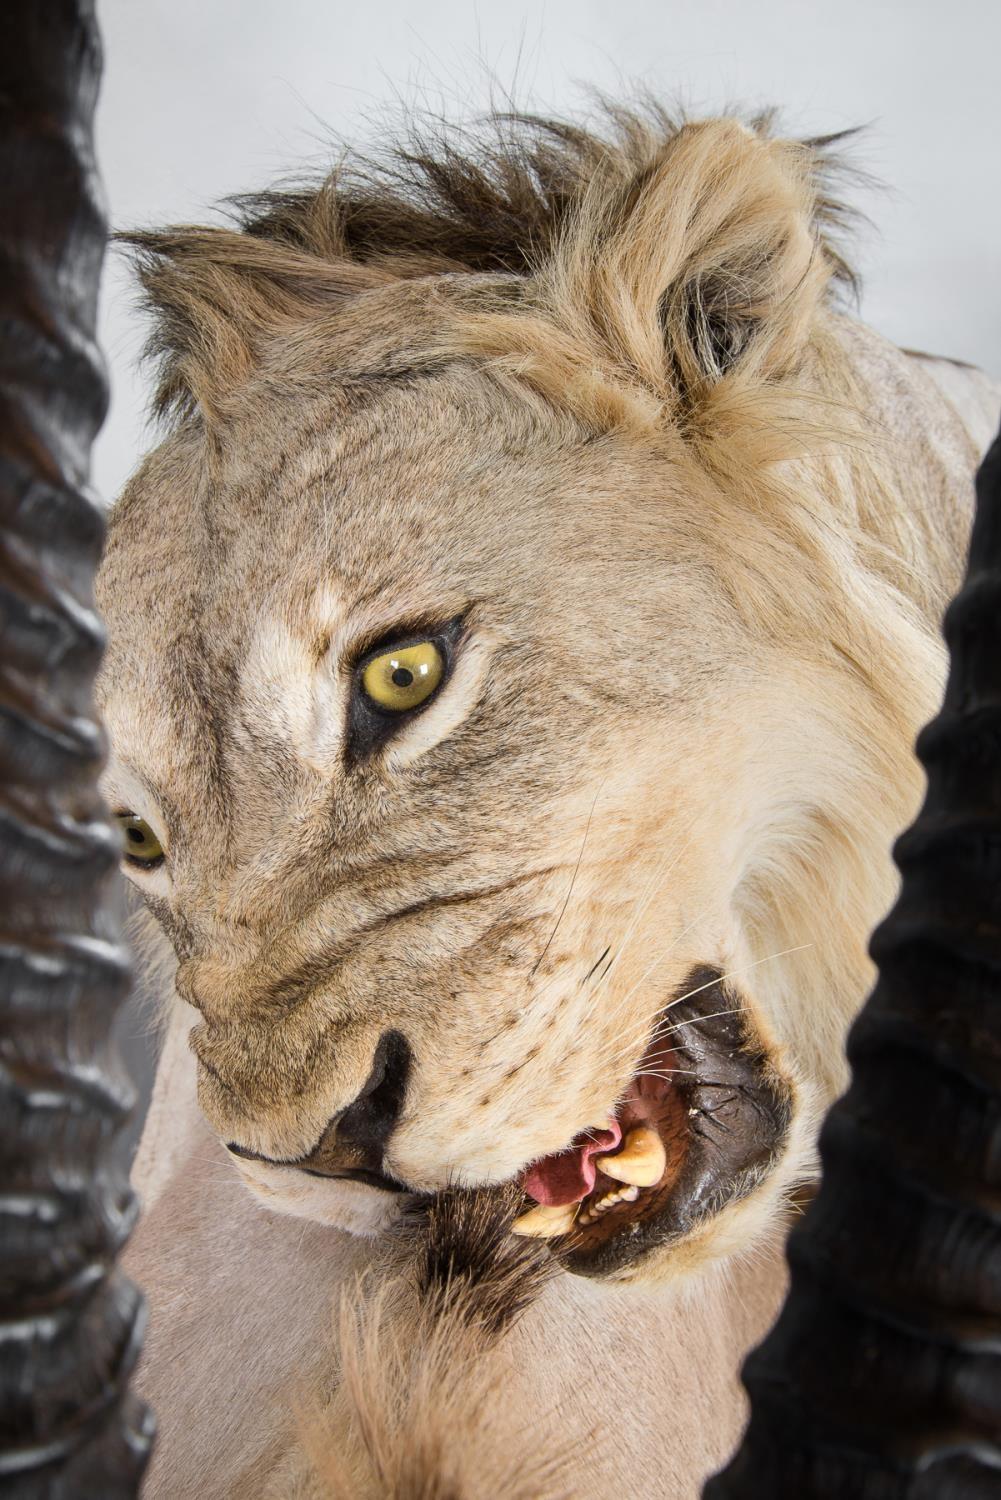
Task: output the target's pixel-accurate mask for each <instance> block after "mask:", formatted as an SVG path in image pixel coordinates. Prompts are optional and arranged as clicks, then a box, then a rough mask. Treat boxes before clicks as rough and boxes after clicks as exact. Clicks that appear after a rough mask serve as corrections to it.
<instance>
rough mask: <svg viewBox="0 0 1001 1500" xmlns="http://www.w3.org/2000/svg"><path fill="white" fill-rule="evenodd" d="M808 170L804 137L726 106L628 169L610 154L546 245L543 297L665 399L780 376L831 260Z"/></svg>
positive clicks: (685, 401)
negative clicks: (759, 125)
mask: <svg viewBox="0 0 1001 1500" xmlns="http://www.w3.org/2000/svg"><path fill="white" fill-rule="evenodd" d="M616 173H619V174H620V175H619V176H618V178H617V179H616ZM817 176H818V159H817V155H816V153H815V152H814V151H813V150H812V149H811V148H810V147H808V146H805V145H800V144H799V143H796V142H792V141H780V140H770V139H768V138H766V137H765V136H763V135H759V134H756V133H755V132H753V131H752V130H750V129H748V128H747V127H745V126H744V125H742V124H740V123H738V122H737V121H736V120H730V119H722V120H711V121H708V122H706V123H703V124H693V125H686V126H684V127H683V128H682V129H681V130H679V131H678V132H677V134H676V135H675V136H674V137H673V138H672V139H671V140H669V141H668V142H667V143H666V144H662V145H659V146H658V148H657V150H656V151H655V152H654V153H652V154H651V157H650V159H649V161H648V162H647V164H646V165H645V166H644V167H642V168H641V169H640V170H638V171H637V170H633V171H632V172H631V173H629V174H626V173H624V172H622V170H621V167H620V166H619V165H618V164H617V163H616V161H615V160H614V159H611V160H610V164H609V167H608V171H607V172H605V173H603V172H602V171H601V170H599V171H598V172H597V173H596V174H595V177H594V179H593V180H592V182H591V183H590V184H589V186H588V189H587V190H586V192H585V195H584V199H583V202H582V205H581V208H580V212H579V214H578V215H577V216H576V219H575V222H574V224H573V226H572V228H571V230H570V232H569V233H568V234H567V235H566V236H565V238H564V240H563V243H562V245H561V246H560V247H559V249H558V251H557V254H556V256H555V257H554V260H553V263H552V265H551V268H550V271H549V274H550V276H551V277H552V282H551V290H550V295H551V296H552V302H553V305H555V306H557V307H559V308H560V309H561V310H562V311H563V315H564V318H566V314H567V312H569V314H570V323H571V327H570V330H569V331H571V332H572V333H575V334H577V335H578V336H579V337H581V336H582V337H583V338H584V339H585V340H586V342H588V343H589V344H590V345H591V346H592V347H594V344H595V341H596V340H597V342H598V343H599V345H600V346H601V348H602V351H603V354H604V356H605V358H608V356H611V361H612V364H613V367H614V368H615V369H617V370H618V371H620V372H621V373H623V374H625V375H627V376H628V377H631V378H632V379H633V380H635V379H636V377H639V379H640V381H641V382H642V384H643V385H644V386H645V387H646V388H647V389H648V390H652V391H653V392H654V393H655V394H656V395H657V397H658V399H659V400H660V401H661V403H662V404H666V405H668V407H671V406H678V405H680V406H681V407H683V408H686V409H688V410H692V409H694V408H697V407H698V404H699V402H700V400H702V399H703V398H704V397H706V396H707V395H708V394H709V393H710V392H712V391H713V390H714V389H715V388H716V387H717V386H718V385H719V383H720V382H721V381H724V380H731V381H736V380H739V381H741V382H745V381H757V380H762V379H765V380H767V379H769V378H772V377H777V376H781V375H782V374H784V373H786V372H787V371H789V370H791V369H792V368H794V367H795V365H796V363H797V361H798V360H799V358H800V356H801V354H802V352H803V348H804V346H805V343H806V341H807V339H808V337H809V332H810V327H811V324H812V322H813V319H814V317H815V315H816V313H817V311H818V308H819V306H820V304H821V301H822V299H823V295H824V289H825V286H826V284H827V282H828V280H829V278H830V276H831V274H832V271H833V270H834V263H833V258H829V257H828V255H827V253H826V251H825V247H824V245H823V243H822V241H821V238H820V234H819V232H818V230H817V227H816V223H817V218H818V199H819V190H818V186H817ZM571 310H572V311H571Z"/></svg>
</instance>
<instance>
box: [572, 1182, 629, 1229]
mask: <svg viewBox="0 0 1001 1500" xmlns="http://www.w3.org/2000/svg"><path fill="white" fill-rule="evenodd" d="M639 1195H640V1190H639V1188H638V1187H634V1186H629V1187H623V1188H618V1189H616V1191H615V1192H612V1193H605V1194H604V1195H603V1196H602V1197H601V1198H599V1199H598V1200H597V1202H596V1203H592V1204H591V1206H590V1208H585V1209H584V1211H583V1213H581V1214H579V1215H578V1218H577V1223H578V1224H593V1223H595V1221H596V1220H597V1219H600V1218H601V1215H602V1214H606V1213H607V1212H608V1210H609V1209H610V1208H614V1207H615V1205H616V1204H617V1203H635V1202H636V1199H637V1198H638V1197H639Z"/></svg>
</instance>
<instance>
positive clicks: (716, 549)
mask: <svg viewBox="0 0 1001 1500" xmlns="http://www.w3.org/2000/svg"><path fill="white" fill-rule="evenodd" d="M829 146H830V142H827V141H819V142H817V141H815V142H808V143H802V142H794V141H789V140H781V139H775V138H772V136H771V134H770V132H769V130H768V128H767V127H766V125H764V124H760V123H759V124H758V125H756V126H753V127H748V126H745V125H743V124H741V123H739V122H738V121H736V120H734V119H729V118H721V119H710V120H705V121H702V122H699V123H677V122H673V121H672V120H670V119H669V118H668V117H667V116H666V115H664V114H663V113H661V112H659V111H658V110H656V109H652V108H651V109H639V110H637V111H635V112H626V111H622V110H615V109H613V110H610V111H609V112H608V116H607V119H606V120H605V123H604V124H603V125H602V126H601V127H600V130H599V131H597V132H592V131H591V130H588V129H584V128H579V127H578V126H576V125H571V124H558V123H552V122H548V121H540V120H536V119H532V118H506V117H505V118H496V119H494V120H493V121H492V122H491V123H490V124H489V125H488V127H486V128H485V131H484V133H483V134H482V135H481V136H480V137H478V138H476V139H474V140H473V142H472V144H470V143H469V142H466V143H465V144H463V142H462V140H461V139H459V138H455V137H448V138H446V139H445V140H444V141H439V142H438V143H437V144H433V145H432V146H427V145H426V144H421V143H419V142H418V143H411V144H410V145H408V146H405V147H404V148H402V149H401V150H399V151H397V152H396V153H395V154H391V155H389V156H387V158H386V161H385V162H384V163H383V165H381V166H378V165H376V166H374V167H372V166H368V167H366V166H364V165H358V164H354V165H352V164H351V163H350V162H348V163H347V164H345V165H342V166H341V167H340V168H338V170H336V171H335V172H334V173H333V174H332V175H331V176H330V177H329V178H328V179H327V180H326V181H324V182H323V183H321V184H320V185H318V186H314V187H312V188H308V189H303V190H301V191H289V192H279V193H274V194H266V195H261V196H259V197H255V198H252V199H245V200H242V201H241V202H240V204H239V205H238V208H237V218H236V224H235V227H232V228H223V227H216V228H195V227H182V228H176V229H169V230H165V231H162V232H157V233H141V234H135V235H132V236H130V237H129V238H130V240H131V243H132V245H133V246H134V247H135V253H136V255H137V258H138V262H139V267H140V272H141V276H142V280H143V283H144V285H145V288H146V292H147V294H148V296H149V298H150V301H151V303H152V306H153V308H154V309H155V315H156V332H155V349H156V351H157V352H158V354H159V356H160V358H161V382H160V386H159V394H158V397H157V406H158V410H159V412H160V413H161V415H163V416H164V417H167V418H169V419H170V423H169V427H168V430H167V432H166V435H165V436H164V438H163V441H162V442H161V443H160V444H159V446H158V447H157V448H156V449H155V450H154V451H153V452H152V453H151V454H150V455H149V457H147V459H146V460H145V462H144V463H143V464H142V466H141V467H140V469H139V470H138V472H137V473H136V475H135V477H134V478H133V479H132V480H131V482H130V483H129V484H128V486H127V488H126V490H125V492H124V494H123V495H122V497H121V499H120V500H119V501H118V503H117V504H116V506H115V507H114V511H113V513H112V516H111V521H110V532H109V537H108V546H107V554H106V557H105V560H104V563H103V568H102V571H101V575H100V579H99V602H100V605H101V607H102V609H103V611H104V614H105V616H106V618H107V621H108V626H109V635H110V640H109V647H108V652H107V657H106V660H105V664H104V668H103V672H102V677H101V684H100V693H101V700H102V705H103V710H104V713H105V715H106V719H107V723H108V726H109V733H110V739H111V744H112V750H113V753H112V756H111V759H110V763H109V766H108V769H107V776H106V792H107V796H108V799H109V801H110V803H111V806H112V809H113V811H114V813H115V815H116V816H117V817H118V819H119V820H120V822H121V825H122V829H123V836H124V850H125V853H124V868H125V871H126V874H127V875H128V877H129V879H130V881H131V882H133V884H134V886H135V888H136V889H137V891H138V892H139V895H140V896H141V898H142V901H143V902H144V903H145V907H146V908H147V910H148V912H149V914H150V916H151V917H152V919H153V923H152V925H153V926H154V927H155V928H156V929H157V930H158V932H159V933H160V934H161V935H162V937H163V938H165V939H166V943H165V944H164V948H165V951H166V956H165V957H164V958H163V963H164V967H165V972H168V973H169V984H168V985H167V986H166V987H167V988H168V989H169V990H170V992H171V995H172V996H176V998H174V999H172V1001H171V1010H170V1017H169V1022H168V1024H167V1032H166V1038H165V1042H164V1049H163V1052H162V1055H161V1061H160V1066H159V1074H158V1078H157V1084H156V1090H155V1095H154V1101H153V1105H152V1109H151V1113H150V1115H149V1119H148V1122H147V1125H146V1130H145V1135H144V1138H143V1141H142V1145H141V1148H140V1153H139V1157H138V1160H137V1165H136V1181H137V1184H138V1186H139V1189H140V1191H141V1192H142V1194H143V1198H144V1202H145V1216H144V1219H143V1221H142V1223H141V1225H140V1227H139V1229H138V1231H137V1233H136V1235H135V1237H134V1241H133V1244H132V1247H131V1251H130V1257H129V1264H130V1268H131V1271H132V1274H134V1276H135V1277H136V1279H137V1280H138V1281H139V1282H140V1284H141V1285H142V1286H143V1288H144V1289H145V1291H146V1293H147V1296H148V1298H149V1303H150V1309H151V1322H150V1329H149V1335H148V1341H147V1348H146V1353H145V1357H144V1364H143V1369H142V1377H141V1386H142V1389H143V1391H144V1393H145V1394H146V1395H147V1396H148V1397H149V1399H150V1400H151V1401H152V1403H153V1405H154V1407H155V1409H156V1412H157V1415H158V1419H159V1426H160V1438H159V1446H158V1451H157V1454H156V1456H155V1459H154V1462H153V1465H152V1469H151V1472H150V1477H149V1480H148V1487H147V1490H146V1494H147V1495H150V1496H164V1497H170V1500H177V1497H188V1496H196V1495H197V1496H239V1497H241V1500H242V1497H265V1496H267V1497H272V1500H274V1497H289V1496H295V1497H313V1500H317V1497H347V1496H350V1497H352V1500H359V1497H360V1500H368V1497H384V1496H391V1497H396V1500H404V1497H409V1500H416V1497H418V1496H419V1497H424V1500H433V1497H438V1500H446V1497H450V1500H485V1497H495V1496H504V1497H515V1500H517V1497H522V1500H529V1497H533V1500H538V1497H550V1500H553V1497H557V1496H563V1497H575V1500H579V1497H584V1500H588V1497H592V1500H597V1497H602V1500H604V1497H608V1496H615V1495H620V1494H621V1495H629V1496H640V1497H648V1496H667V1497H672V1500H675V1497H677V1500H690V1497H694V1496H696V1495H697V1494H698V1493H699V1490H700V1487H701V1485H702V1482H703V1480H704V1478H705V1476H706V1475H707V1474H709V1473H710V1472H712V1471H713V1470H714V1469H715V1468H716V1467H718V1466H719V1465H720V1464H721V1463H722V1462H723V1461H724V1459H725V1458H726V1456H727V1454H728V1452H729V1451H730V1449H731V1448H732V1446H733V1444H734V1443H735V1441H736V1439H737V1436H738V1434H739V1430H740V1425H741V1421H742V1417H743V1406H742V1396H741V1394H740V1387H739V1380H738V1370H739V1365H740V1362H741V1359H742V1357H743V1355H744V1353H745V1351H746V1350H747V1348H748V1347H749V1346H750V1345H751V1344H752V1343H753V1342H755V1341H756V1340H757V1339H758V1338H759V1337H760V1336H761V1335H762V1333H763V1332H764V1330H765V1329H766V1328H767V1326H768V1324H769V1322H770V1320H771V1318H772V1317H773V1315H774V1312H775V1310H776V1307H777V1305H778V1302H779V1300H780V1298H781V1295H782V1290H783V1265H784V1261H783V1256H782V1241H783V1235H784V1230H785V1227H786V1224H787V1221H788V1216H789V1213H790V1212H791V1211H792V1210H791V1203H792V1200H793V1196H794V1195H795V1194H796V1193H797V1192H802V1190H803V1188H804V1185H805V1184H807V1183H808V1182H809V1180H810V1177H811V1174H812V1173H813V1172H814V1170H815V1168H814V1141H815V1136H816V1132H817V1127H818V1121H819V1118H820V1116H821V1113H822V1111H823V1110H824V1108H825V1106H826V1105H827V1104H828V1102H829V1101H830V1100H831V1099H832V1097H833V1096H834V1095H835V1094H836V1093H837V1092H838V1091H839V1090H840V1089H841V1087H842V1085H843V1083H844V1076H845V1068H844V1062H843V1052H842V1043H843V1038H844V1034H845V1030H846V1027H847V1025H848V1022H849V1020H850V1018H851V1017H852V1015H853V1013H854V1012H855V1010H856V1008H857V1007H858V1006H859V1004H860V1002H861V1001H862V1000H863V999H864V997H865V994H866V991H867V988H868V986H869V984H870V979H871V968H870V962H869V959H868V957H867V953H866V941H867V935H868V933H869V931H870V929H871V927H872V926H873V924H874V922H875V921H876V920H877V919H878V918H879V917H880V916H881V915H882V914H883V913H884V911H885V909H886V908H887V906H888V904H889V902H890V901H891V899H892V895H893V888H894V883H895V877H894V873H893V868H892V864H891V860H890V846H891V842H892V840H893V837H894V835H895V834H896V832H897V831H898V830H899V829H901V828H902V827H903V826H904V825H905V824H906V823H907V822H908V820H909V819H910V818H911V816H912V814H913V813H914V811H915V809H916V805H917V801H918V798H919V796H920V791H921V785H920V775H919V768H918V764H917V762H916V761H915V760H914V758H913V756H912V742H913V739H914V735H915V732H916V730H917V729H918V727H919V726H920V725H921V724H922V723H923V722H924V721H925V720H926V719H927V718H928V717H929V716H930V714H931V712H932V711H933V709H934V707H935V706H936V704H937V700H938V695H939V690H940V685H941V681H942V677H943V665H944V652H943V648H942V646H941V644H940V640H939V634H938V625H939V619H940V616H941V611H942V608H943V605H944V603H945V601H946V600H947V598H948V597H949V595H950V593H951V591H952V589H953V587H954V585H955V583H956V581H957V579H958V576H959V572H960V567H961V564H962V561H963V556H964V550H965V543H966V535H967V529H968V525H969V521H970V513H971V509H972V498H971V497H972V488H971V476H972V473H973V470H974V467H975V464H976V462H977V459H978V455H979V452H980V450H981V448H982V447H983V446H984V445H985V443H986V440H987V438H988V436H989V434H990V430H991V428H992V426H993V425H994V423H995V422H996V418H997V412H998V409H999V405H1001V392H999V390H998V388H997V387H996V386H993V385H992V384H991V383H990V382H989V381H988V380H987V378H986V377H984V376H982V375H980V374H979V373H978V372H976V371H971V370H969V369H967V368H966V367H961V366H957V365H954V364H951V363H950V362H948V361H937V360H934V359H931V358H928V357H925V356H916V355H909V354H906V353H904V352H902V351H900V350H898V349H897V348H895V347H893V346H891V345H890V344H888V343H887V342H886V341H885V340H884V339H882V338H881V337H879V336H877V335H876V334H875V333H873V332H872V331H870V330H868V329H866V328H865V327H863V326H861V325H860V324H859V323H858V322H856V321H854V320H853V319H852V318H851V317H849V316H848V315H847V314H845V313H844V312H839V311H838V310H837V305H836V300H835V299H834V296H833V290H834V289H835V288H836V286H837V285H838V284H839V283H840V284H842V285H843V284H844V283H845V281H846V280H847V279H849V273H848V271H847V268H846V266H845V264H844V262H843V260H842V259H841V258H840V256H839V254H838V253H837V251H836V250H835V248H834V246H833V243H832V230H833V229H836V227H837V223H838V218H839V212H840V211H839V209H838V206H837V204H836V202H835V201H834V199H833V197H832V195H831V193H830V190H829V185H828V184H829V176H830V170H831V164H830V162H829V160H828V155H829Z"/></svg>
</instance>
